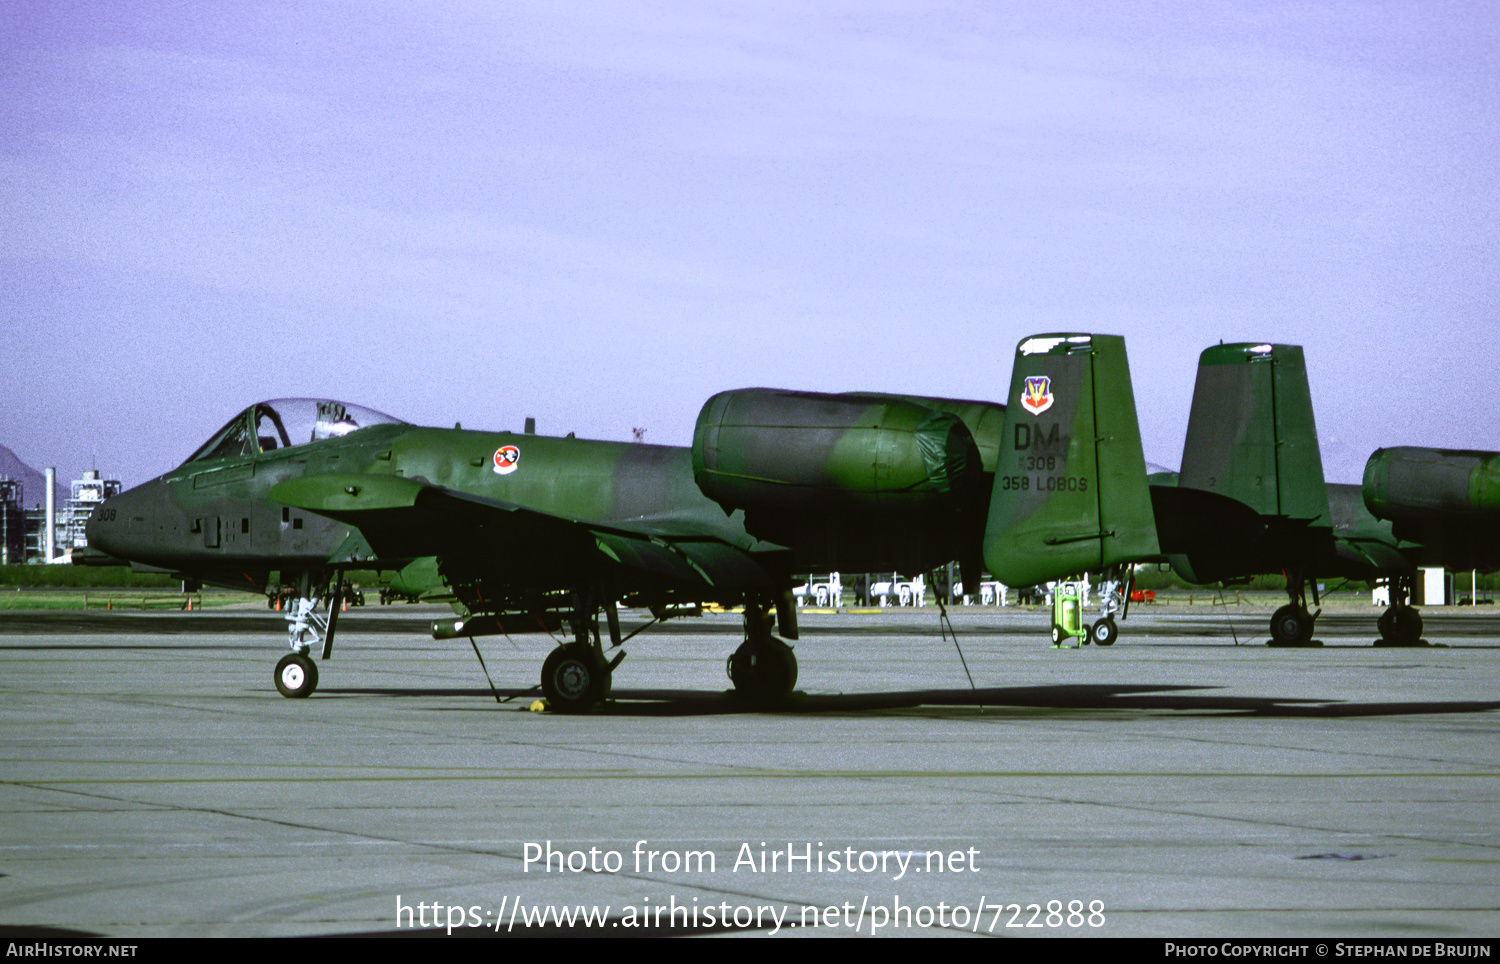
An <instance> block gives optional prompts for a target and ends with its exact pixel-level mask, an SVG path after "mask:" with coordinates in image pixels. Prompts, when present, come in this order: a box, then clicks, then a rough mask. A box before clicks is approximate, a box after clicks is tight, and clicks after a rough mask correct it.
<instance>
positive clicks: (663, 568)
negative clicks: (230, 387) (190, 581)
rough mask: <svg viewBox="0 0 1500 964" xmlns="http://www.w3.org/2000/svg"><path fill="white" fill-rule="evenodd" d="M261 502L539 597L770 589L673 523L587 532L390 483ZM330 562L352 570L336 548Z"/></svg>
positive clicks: (486, 502) (290, 483)
mask: <svg viewBox="0 0 1500 964" xmlns="http://www.w3.org/2000/svg"><path fill="white" fill-rule="evenodd" d="M270 497H271V498H272V499H274V500H275V501H277V502H280V503H282V504H284V505H289V506H292V507H294V508H298V509H304V510H306V511H308V512H314V513H317V514H319V515H323V516H327V517H328V518H331V519H334V520H337V521H339V522H342V523H345V524H346V525H350V526H353V527H354V528H355V529H357V530H358V533H359V537H360V538H362V539H363V541H364V542H365V543H366V544H368V547H369V551H370V553H373V555H374V557H375V558H376V559H378V560H380V561H382V562H386V563H388V564H394V563H395V562H396V561H397V560H406V559H414V558H420V557H423V556H439V557H442V558H443V559H445V560H449V561H457V562H459V563H460V564H467V565H468V566H471V567H479V568H482V569H484V570H486V571H488V572H491V573H497V574H499V575H501V576H502V578H506V579H510V580H513V581H514V582H516V583H518V584H525V585H527V586H528V587H534V588H541V589H545V588H554V585H553V584H556V586H557V587H562V586H566V585H570V584H572V583H573V582H576V580H577V578H578V577H579V575H580V573H584V574H587V573H594V574H599V575H611V576H613V577H614V578H615V579H618V580H621V581H624V582H627V583H631V584H642V583H644V584H651V585H659V586H663V587H668V588H679V589H698V590H703V591H711V590H713V589H714V588H715V587H720V586H726V585H732V586H734V587H735V588H736V589H737V590H741V591H742V590H744V589H761V588H763V589H766V590H771V589H774V588H776V581H775V580H774V579H773V577H772V575H771V573H770V572H769V571H768V570H767V568H766V567H765V566H764V565H763V564H762V563H763V558H764V554H762V553H751V552H749V551H747V550H746V549H744V548H742V547H740V546H735V545H732V544H730V543H729V542H727V541H725V540H724V539H722V538H719V537H717V536H715V535H714V534H713V533H710V532H702V531H700V532H692V531H691V530H690V529H689V527H687V526H685V525H682V524H680V523H677V522H675V521H674V520H662V524H660V525H657V524H655V523H654V522H653V520H639V521H637V522H633V523H624V524H605V523H597V522H588V521H583V520H578V519H570V518H567V517H565V516H560V515H555V514H553V513H549V512H543V511H539V510H537V509H531V508H527V507H526V506H522V505H517V504H515V503H511V502H504V501H500V500H496V499H488V498H485V497H483V496H478V495H473V494H470V493H466V492H460V491H457V490H454V489H448V488H444V487H443V486H439V485H433V484H431V483H428V482H423V481H419V480H416V479H408V478H403V477H400V476H379V475H356V474H344V473H327V474H320V475H310V476H304V477H302V478H297V479H289V480H287V481H285V482H281V483H279V484H277V485H275V486H273V487H272V489H271V490H270ZM351 553H352V554H351ZM367 555H368V554H367ZM332 561H335V562H350V561H361V560H360V558H359V552H358V549H357V548H355V549H353V550H351V549H350V547H349V543H348V542H346V544H345V546H344V547H341V549H340V552H339V553H336V554H335V558H334V560H332ZM368 561H371V562H373V561H374V560H368Z"/></svg>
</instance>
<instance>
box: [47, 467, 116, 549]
mask: <svg viewBox="0 0 1500 964" xmlns="http://www.w3.org/2000/svg"><path fill="white" fill-rule="evenodd" d="M72 492H73V494H72V496H71V497H70V498H69V499H68V501H67V502H66V503H65V504H64V505H63V510H62V513H61V516H60V518H59V520H58V521H59V523H60V527H61V529H62V531H63V538H62V543H61V545H62V549H63V551H64V552H70V551H72V550H73V549H82V548H83V547H85V546H87V545H88V544H89V539H88V533H87V531H86V530H87V527H88V523H89V517H90V516H92V515H93V514H94V510H95V509H97V508H99V503H101V502H103V501H104V500H105V499H107V498H109V497H110V496H112V495H119V494H120V482H119V480H118V479H101V478H99V472H98V470H97V469H89V470H88V471H87V472H85V473H83V478H81V479H76V480H75V481H74V482H73V489H72Z"/></svg>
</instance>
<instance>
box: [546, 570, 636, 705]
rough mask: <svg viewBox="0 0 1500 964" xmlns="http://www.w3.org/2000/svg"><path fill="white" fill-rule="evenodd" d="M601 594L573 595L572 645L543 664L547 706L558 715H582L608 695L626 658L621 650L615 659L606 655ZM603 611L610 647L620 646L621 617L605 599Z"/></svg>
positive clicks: (557, 652) (560, 648) (548, 658)
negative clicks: (602, 638) (600, 629)
mask: <svg viewBox="0 0 1500 964" xmlns="http://www.w3.org/2000/svg"><path fill="white" fill-rule="evenodd" d="M598 600H599V593H598V592H597V591H575V592H574V593H573V637H574V638H573V642H571V643H566V644H564V645H562V646H559V647H557V648H556V649H554V650H553V651H552V652H551V654H550V655H548V657H547V661H546V662H544V663H543V664H542V693H543V695H545V696H546V697H547V705H548V706H549V707H551V708H552V709H553V710H554V711H555V712H558V713H583V712H586V711H588V710H589V709H592V708H593V706H594V705H595V704H597V703H600V702H602V701H603V700H604V699H605V698H606V697H608V696H609V691H610V688H611V687H612V686H613V685H614V670H615V667H616V666H619V665H620V661H621V660H622V659H624V658H625V651H624V650H621V651H620V652H619V654H617V655H616V656H615V657H614V659H612V660H611V659H609V658H608V657H606V656H605V655H604V645H603V642H602V641H601V639H600V636H599V609H600V603H599V601H598ZM603 609H604V614H605V617H606V623H607V625H608V631H609V640H610V646H611V648H618V647H619V646H620V643H621V640H620V617H619V613H618V610H616V609H615V601H614V600H613V599H610V598H604V600H603Z"/></svg>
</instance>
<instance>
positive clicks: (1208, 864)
mask: <svg viewBox="0 0 1500 964" xmlns="http://www.w3.org/2000/svg"><path fill="white" fill-rule="evenodd" d="M1203 608H1204V609H1206V607H1203ZM1438 612H1439V611H1435V610H1427V611H1426V612H1425V613H1424V616H1425V617H1426V619H1427V632H1426V636H1427V638H1428V639H1429V640H1430V641H1432V642H1433V643H1436V644H1440V645H1437V646H1434V647H1431V648H1421V649H1375V648H1372V647H1371V646H1370V642H1371V640H1372V639H1373V637H1374V635H1375V632H1374V617H1375V615H1376V611H1375V610H1374V609H1373V608H1372V609H1370V610H1368V611H1365V610H1361V611H1358V612H1347V613H1341V614H1336V615H1335V614H1330V615H1325V616H1324V618H1323V619H1322V620H1320V623H1319V636H1320V638H1322V639H1323V640H1324V641H1325V643H1326V645H1325V646H1324V647H1323V648H1321V649H1311V650H1280V649H1269V648H1267V647H1266V646H1264V645H1263V644H1264V640H1265V629H1266V627H1265V623H1266V615H1265V614H1255V615H1250V614H1245V615H1235V614H1230V615H1225V614H1223V613H1218V614H1212V615H1204V613H1203V612H1196V613H1186V612H1180V613H1165V614H1161V613H1157V614H1152V613H1138V614H1132V617H1131V619H1130V620H1129V621H1128V622H1126V623H1125V624H1123V628H1122V633H1121V638H1120V641H1119V643H1117V644H1116V645H1115V646H1113V647H1111V648H1109V649H1098V648H1096V647H1086V648H1083V649H1078V650H1054V649H1052V648H1051V647H1050V644H1049V640H1048V639H1047V638H1046V635H1045V634H1046V632H1047V627H1048V623H1049V620H1048V618H1047V617H1046V615H1045V614H1042V613H1040V612H1031V613H1028V612H1018V611H1015V610H982V611H980V610H958V611H954V612H953V624H954V626H955V628H956V630H957V633H958V641H959V645H960V646H961V648H962V655H963V661H966V662H967V667H968V672H969V673H970V674H972V677H973V686H972V687H971V685H970V682H969V680H968V679H967V678H966V675H965V669H964V665H963V662H961V660H960V656H959V652H958V650H957V649H956V648H955V645H954V642H953V641H952V639H949V638H944V636H942V635H941V634H940V632H939V621H938V613H937V611H936V610H935V609H932V608H928V609H922V610H907V611H902V612H896V613H890V612H888V613H886V614H883V615H851V614H839V615H804V617H803V638H802V639H801V641H800V642H798V643H797V644H796V651H797V655H798V657H799V660H800V678H799V683H798V690H799V694H798V695H797V697H795V698H794V699H793V700H792V701H791V702H790V703H789V704H788V705H787V706H785V707H782V708H779V709H777V710H775V711H766V710H761V709H756V708H754V707H747V706H745V705H744V704H743V703H741V702H740V701H738V700H737V699H735V698H734V697H733V696H732V695H728V694H727V693H726V690H727V689H728V686H729V684H728V681H727V679H726V678H725V674H724V663H725V659H726V657H727V656H728V655H729V653H730V652H731V651H732V650H733V649H734V647H735V646H736V645H737V644H738V641H739V637H740V629H739V622H738V618H737V617H734V616H729V615H723V616H705V617H703V618H701V619H684V620H681V621H678V622H675V623H671V624H668V625H666V626H664V627H660V628H658V629H654V630H648V631H647V632H646V633H644V634H643V635H642V636H640V637H638V638H637V639H635V640H632V641H631V642H629V643H627V644H626V647H625V648H626V649H627V650H628V651H629V652H630V656H629V657H628V658H627V659H626V660H625V662H624V663H623V664H622V665H621V666H620V668H619V669H618V670H617V671H616V673H615V686H614V697H615V700H614V702H611V703H609V704H607V705H606V706H604V707H603V708H601V709H600V710H599V711H598V712H596V713H594V714H591V715H588V716H582V717H567V716H557V715H553V714H550V713H536V712H529V711H528V709H527V707H528V705H529V703H530V702H531V700H532V699H533V698H534V695H535V694H533V693H531V692H530V691H531V690H532V687H533V685H534V684H535V682H536V678H537V673H538V672H539V670H540V666H541V662H542V660H543V658H544V657H545V655H546V652H547V651H548V649H549V648H550V646H551V645H552V643H551V641H550V640H549V639H548V638H546V637H536V636H529V637H515V638H513V639H509V640H508V639H506V638H505V637H486V638H481V639H479V640H478V643H479V645H480V648H481V652H482V653H483V656H484V659H485V662H486V664H487V666H488V669H489V674H490V676H491V677H492V678H493V680H494V683H495V686H496V687H497V688H498V691H499V696H500V698H501V699H506V700H508V701H507V702H504V703H497V702H496V698H495V697H494V696H493V695H492V694H491V691H490V688H489V686H488V685H487V683H486V681H485V676H484V674H483V673H482V672H481V670H480V666H479V664H478V662H477V661H476V659H475V657H474V653H473V652H472V650H471V649H470V648H469V644H468V642H467V641H466V640H456V641H449V642H443V643H438V642H434V641H432V640H431V639H430V638H428V637H426V636H425V635H424V633H423V627H424V626H425V624H426V621H427V620H429V619H431V618H433V617H434V616H441V615H443V612H441V611H437V610H422V609H419V608H418V607H396V608H393V609H388V610H379V609H374V608H369V609H366V610H361V611H354V612H351V613H349V614H348V615H347V616H346V617H345V619H344V621H343V622H342V623H341V625H340V636H339V639H338V643H337V646H336V650H335V654H334V656H335V658H334V659H333V660H331V661H329V662H326V663H323V664H321V667H320V668H321V683H320V687H319V689H318V691H317V693H315V694H314V695H313V696H312V697H311V698H310V699H307V700H286V699H283V698H282V697H280V696H279V695H277V693H276V691H275V689H274V688H273V686H272V682H271V668H272V665H273V664H274V662H275V660H276V659H277V658H278V657H279V655H280V654H281V652H282V651H283V649H282V648H283V647H284V641H283V640H284V631H283V630H282V626H281V623H280V621H279V620H278V619H277V618H276V616H275V615H274V614H270V613H265V612H264V611H255V610H241V611H237V612H230V613H219V612H208V613H170V614H162V613H156V614H136V613H121V612H115V613H72V614H69V613H0V660H3V664H0V666H3V676H0V693H3V699H0V721H3V722H0V726H3V733H4V746H3V749H0V757H3V764H0V875H3V876H0V929H3V930H5V931H7V932H9V933H10V934H12V935H14V934H17V933H25V932H27V929H36V928H51V929H58V930H61V931H70V932H74V933H80V934H85V933H86V934H96V935H107V936H114V937H149V936H174V935H191V936H251V935H253V936H267V935H315V934H382V935H387V934H388V935H392V936H398V935H399V936H406V935H414V936H415V935H425V936H439V937H441V936H443V935H444V934H445V932H446V931H447V930H448V926H447V925H449V924H455V925H457V926H455V927H454V928H453V931H454V935H455V936H459V935H463V936H495V935H496V934H497V933H498V935H499V936H505V935H506V934H521V933H531V934H535V933H538V932H542V933H570V934H576V935H579V936H588V935H602V936H632V935H646V934H653V935H659V934H664V933H678V934H714V933H720V934H722V933H746V934H751V935H763V934H769V933H778V934H780V935H788V934H790V935H803V936H812V935H818V936H845V935H854V934H861V935H868V934H870V933H872V932H873V933H878V934H912V933H924V934H944V933H946V934H951V935H953V936H958V935H973V934H978V935H981V936H985V935H993V936H1011V937H1061V936H1094V935H1107V936H1133V937H1139V936H1149V937H1194V936H1200V937H1221V936H1222V937H1236V936H1254V937H1298V936H1305V937H1340V936H1346V937H1376V938H1391V937H1415V938H1434V939H1440V940H1445V941H1446V940H1453V941H1462V940H1465V939H1474V938H1481V937H1491V938H1492V937H1494V936H1496V934H1497V933H1500V805H1497V804H1500V740H1497V739H1496V737H1497V735H1500V714H1497V712H1496V710H1497V709H1500V696H1497V687H1496V681H1497V678H1500V648H1497V640H1500V618H1497V617H1495V616H1488V615H1484V616H1476V615H1473V614H1468V613H1463V614H1455V615H1440V614H1439V615H1435V613H1438ZM638 622H639V621H638V620H637V621H633V620H631V619H630V618H629V617H628V616H627V618H626V624H627V629H629V628H630V627H631V625H633V624H638ZM1236 640H1238V642H1239V643H1240V644H1241V645H1238V646H1237V645H1235V641H1236ZM548 847H550V848H551V852H552V853H553V854H555V856H553V857H552V859H551V862H550V867H549V865H548V861H547V854H548V849H547V848H548ZM528 858H532V859H530V860H529V861H528ZM1052 902H1056V903H1052ZM576 908H582V909H583V910H584V912H586V913H588V914H591V915H594V918H593V922H592V923H591V924H586V923H584V922H582V921H580V920H573V921H571V922H570V921H569V920H568V919H567V915H570V914H573V913H575V912H576V911H575V909H576ZM538 914H545V915H546V920H545V923H544V924H543V925H540V926H534V927H532V928H526V927H524V926H522V925H523V924H524V922H525V921H526V920H528V919H532V920H535V919H536V915H538ZM559 914H561V915H563V919H562V922H561V923H559V916H558V915H559ZM434 922H436V923H437V924H439V925H442V926H437V927H433V926H430V925H432V924H433V923H434ZM423 924H426V925H429V926H426V927H424V926H422V925H423ZM475 924H478V925H482V926H471V925H475ZM32 932H34V931H32Z"/></svg>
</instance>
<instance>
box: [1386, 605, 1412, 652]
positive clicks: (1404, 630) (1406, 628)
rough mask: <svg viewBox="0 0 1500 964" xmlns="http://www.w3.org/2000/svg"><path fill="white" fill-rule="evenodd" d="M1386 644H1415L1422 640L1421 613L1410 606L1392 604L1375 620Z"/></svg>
mask: <svg viewBox="0 0 1500 964" xmlns="http://www.w3.org/2000/svg"><path fill="white" fill-rule="evenodd" d="M1376 625H1377V626H1379V627H1380V642H1381V643H1382V644H1383V645H1386V646H1416V645H1418V644H1420V643H1421V641H1422V614H1421V613H1419V612H1417V611H1416V610H1415V609H1413V608H1412V607H1411V606H1392V607H1391V608H1390V609H1387V610H1386V611H1385V612H1383V613H1381V614H1380V618H1379V619H1378V620H1376Z"/></svg>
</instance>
